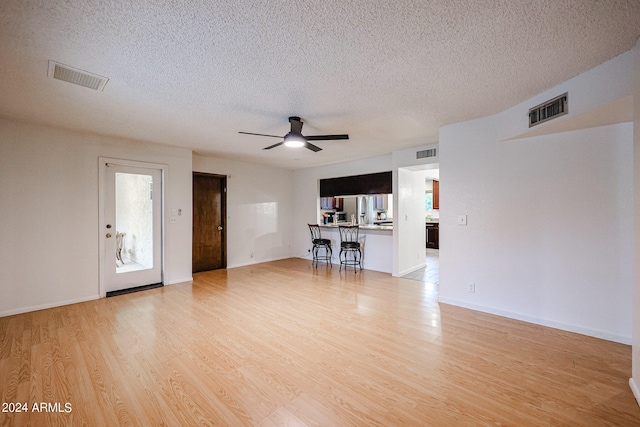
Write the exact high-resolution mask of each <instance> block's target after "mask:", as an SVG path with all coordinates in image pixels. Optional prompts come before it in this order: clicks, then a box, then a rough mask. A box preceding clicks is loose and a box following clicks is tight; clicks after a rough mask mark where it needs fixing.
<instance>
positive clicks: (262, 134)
mask: <svg viewBox="0 0 640 427" xmlns="http://www.w3.org/2000/svg"><path fill="white" fill-rule="evenodd" d="M238 133H241V134H243V135H257V136H269V137H271V138H282V136H276V135H265V134H264V133H251V132H238Z"/></svg>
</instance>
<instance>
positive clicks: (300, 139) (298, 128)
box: [238, 116, 349, 152]
mask: <svg viewBox="0 0 640 427" xmlns="http://www.w3.org/2000/svg"><path fill="white" fill-rule="evenodd" d="M289 123H291V131H290V132H289V133H287V134H286V135H285V136H284V137H282V136H277V135H265V134H263V133H251V132H238V133H242V134H244V135H258V136H269V137H271V138H283V141H280V142H278V143H277V144H273V145H270V146H268V147H264V148H263V150H270V149H272V148H275V147H278V146H280V145H282V144H284V145H286V146H287V147H306V148H308V149H309V150H311V151H315V152H318V151H320V150H322V148H320V147H318V146H317V145H313V144H312V143H310V142H309V141H330V140H335V139H349V135H347V134H342V135H309V136H304V135H302V133H301V132H302V121H301V120H300V117H296V116H292V117H289Z"/></svg>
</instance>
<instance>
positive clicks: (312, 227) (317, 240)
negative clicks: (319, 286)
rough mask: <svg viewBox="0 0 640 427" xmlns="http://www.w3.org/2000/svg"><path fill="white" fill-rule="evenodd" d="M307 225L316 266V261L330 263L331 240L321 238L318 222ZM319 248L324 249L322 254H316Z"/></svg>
mask: <svg viewBox="0 0 640 427" xmlns="http://www.w3.org/2000/svg"><path fill="white" fill-rule="evenodd" d="M307 225H308V226H309V231H310V232H311V243H313V249H312V252H313V261H312V264H314V265H315V266H316V267H318V261H324V262H328V263H329V265H333V264H331V255H332V254H333V252H332V250H331V240H329V239H323V238H322V236H321V235H320V226H319V225H318V224H307ZM320 249H324V255H320V254H318V251H319V250H320Z"/></svg>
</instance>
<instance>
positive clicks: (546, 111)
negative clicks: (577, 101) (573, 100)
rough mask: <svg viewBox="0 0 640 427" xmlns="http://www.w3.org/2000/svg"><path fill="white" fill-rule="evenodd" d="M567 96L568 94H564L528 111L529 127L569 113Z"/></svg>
mask: <svg viewBox="0 0 640 427" xmlns="http://www.w3.org/2000/svg"><path fill="white" fill-rule="evenodd" d="M568 95H569V93H568V92H567V93H564V94H562V95H560V96H556V97H555V98H553V99H550V100H549V101H547V102H543V103H542V104H540V105H536V106H535V107H533V108H531V109H529V127H532V126H535V125H538V124H540V123H544V122H546V121H549V120H551V119H554V118H556V117H560V116H563V115H565V114H567V113H568V112H569V101H568Z"/></svg>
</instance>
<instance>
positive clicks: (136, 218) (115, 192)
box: [102, 163, 162, 292]
mask: <svg viewBox="0 0 640 427" xmlns="http://www.w3.org/2000/svg"><path fill="white" fill-rule="evenodd" d="M104 167H105V168H106V169H105V174H104V179H105V183H104V184H105V187H104V196H105V197H104V224H102V227H103V233H104V236H105V239H104V242H105V248H104V251H103V256H104V257H105V259H104V263H103V265H104V266H105V269H106V271H105V276H104V277H105V281H106V292H113V291H118V290H122V289H128V288H135V287H138V286H146V285H153V284H158V283H161V282H162V170H160V169H147V168H140V167H131V166H122V165H116V164H112V163H104Z"/></svg>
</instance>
